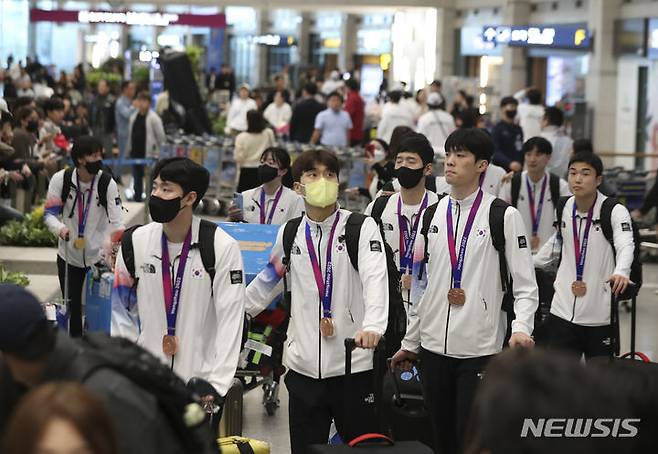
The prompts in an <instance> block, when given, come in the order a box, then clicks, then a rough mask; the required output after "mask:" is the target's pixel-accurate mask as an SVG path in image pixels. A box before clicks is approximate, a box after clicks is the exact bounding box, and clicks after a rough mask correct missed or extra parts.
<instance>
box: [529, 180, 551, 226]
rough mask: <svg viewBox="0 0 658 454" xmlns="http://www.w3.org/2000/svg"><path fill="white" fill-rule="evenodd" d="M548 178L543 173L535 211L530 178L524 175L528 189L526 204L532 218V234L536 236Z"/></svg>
mask: <svg viewBox="0 0 658 454" xmlns="http://www.w3.org/2000/svg"><path fill="white" fill-rule="evenodd" d="M547 180H548V178H547V177H546V175H544V182H543V183H542V185H541V193H540V195H539V203H538V204H537V211H535V195H534V194H533V192H532V188H531V187H530V178H528V176H526V178H525V185H526V188H527V189H528V204H529V205H530V217H531V219H532V235H533V236H537V232H538V231H539V222H540V221H541V212H542V209H543V208H544V194H545V193H546V181H547Z"/></svg>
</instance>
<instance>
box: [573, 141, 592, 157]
mask: <svg viewBox="0 0 658 454" xmlns="http://www.w3.org/2000/svg"><path fill="white" fill-rule="evenodd" d="M571 148H573V152H574V154H575V153H580V152H583V151H585V152H587V153H594V145H592V141H591V140H589V139H576V140H574V141H573V145H572V146H571Z"/></svg>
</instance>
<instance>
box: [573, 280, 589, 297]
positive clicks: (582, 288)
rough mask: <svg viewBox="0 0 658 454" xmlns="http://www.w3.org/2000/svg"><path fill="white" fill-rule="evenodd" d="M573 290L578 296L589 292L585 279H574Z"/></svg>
mask: <svg viewBox="0 0 658 454" xmlns="http://www.w3.org/2000/svg"><path fill="white" fill-rule="evenodd" d="M571 291H572V292H573V294H574V296H575V297H577V298H582V297H583V296H585V294H586V293H587V284H585V282H583V281H573V283H572V284H571Z"/></svg>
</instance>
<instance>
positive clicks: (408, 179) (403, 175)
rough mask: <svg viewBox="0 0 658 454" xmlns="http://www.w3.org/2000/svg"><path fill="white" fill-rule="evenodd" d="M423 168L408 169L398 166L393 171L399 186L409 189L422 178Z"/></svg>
mask: <svg viewBox="0 0 658 454" xmlns="http://www.w3.org/2000/svg"><path fill="white" fill-rule="evenodd" d="M424 170H425V168H424V167H421V168H420V169H410V168H409V167H400V168H399V169H397V170H396V171H395V174H396V176H397V177H398V181H399V182H400V186H402V187H403V188H405V189H411V188H413V187H416V185H418V183H420V180H421V179H422V178H423V172H424Z"/></svg>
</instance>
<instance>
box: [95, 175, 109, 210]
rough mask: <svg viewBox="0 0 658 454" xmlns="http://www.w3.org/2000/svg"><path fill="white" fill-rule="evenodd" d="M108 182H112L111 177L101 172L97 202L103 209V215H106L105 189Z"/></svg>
mask: <svg viewBox="0 0 658 454" xmlns="http://www.w3.org/2000/svg"><path fill="white" fill-rule="evenodd" d="M110 181H112V177H111V176H110V175H109V174H107V173H105V171H103V172H101V176H100V178H99V180H98V202H99V203H100V205H101V206H102V207H103V208H105V214H108V215H109V213H108V211H107V188H108V187H109V186H110Z"/></svg>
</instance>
